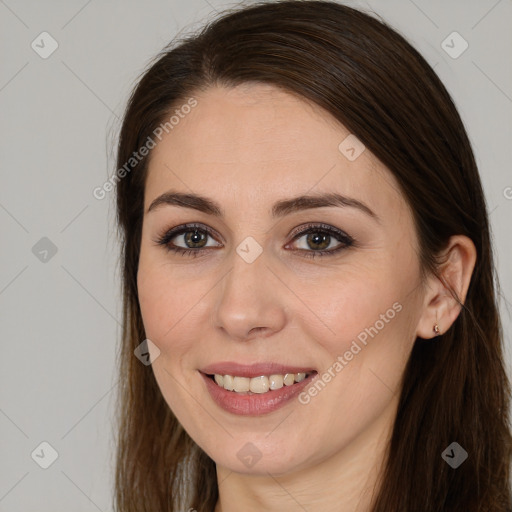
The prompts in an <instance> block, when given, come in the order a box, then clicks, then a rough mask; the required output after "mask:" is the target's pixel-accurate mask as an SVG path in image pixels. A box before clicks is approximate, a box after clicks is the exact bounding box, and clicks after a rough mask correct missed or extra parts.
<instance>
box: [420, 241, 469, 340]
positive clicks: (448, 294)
mask: <svg viewBox="0 0 512 512" xmlns="http://www.w3.org/2000/svg"><path fill="white" fill-rule="evenodd" d="M440 260H441V264H440V266H439V268H438V273H437V276H435V275H431V276H429V277H428V279H427V283H426V286H425V298H424V303H423V312H422V314H421V317H420V319H419V321H418V325H417V328H416V336H419V337H420V338H424V339H429V338H433V337H435V336H437V335H438V334H436V332H435V330H434V326H435V325H436V324H437V325H438V327H439V331H440V334H444V333H445V332H446V331H447V330H448V329H449V328H450V327H451V326H452V324H453V322H455V320H456V319H457V317H458V316H459V313H460V310H461V305H460V304H459V302H458V301H457V300H456V299H455V298H454V297H453V295H452V291H451V290H453V292H454V293H455V294H456V296H457V297H458V299H459V300H460V302H461V303H462V304H464V301H465V300H466V295H467V292H468V288H469V283H470V281H471V276H472V274H473V269H474V268H475V262H476V248H475V245H474V244H473V242H472V240H471V239H470V238H468V237H467V236H463V235H455V236H452V237H451V238H450V240H449V242H448V245H447V247H446V249H445V250H444V251H443V253H442V254H441V255H440Z"/></svg>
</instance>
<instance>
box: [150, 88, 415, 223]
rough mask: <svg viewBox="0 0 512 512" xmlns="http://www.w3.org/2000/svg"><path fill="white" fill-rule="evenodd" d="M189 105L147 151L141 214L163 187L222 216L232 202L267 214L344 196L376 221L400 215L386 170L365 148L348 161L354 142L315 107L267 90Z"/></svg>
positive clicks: (202, 98) (222, 94) (215, 91)
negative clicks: (214, 207) (200, 199)
mask: <svg viewBox="0 0 512 512" xmlns="http://www.w3.org/2000/svg"><path fill="white" fill-rule="evenodd" d="M194 98H195V99H196V101H197V106H195V107H194V108H193V109H191V110H190V112H189V113H187V114H182V115H181V116H180V119H179V122H178V123H177V124H176V125H174V126H173V128H172V130H170V131H169V133H167V134H165V133H164V135H163V137H162V140H161V141H160V142H158V144H157V145H156V147H155V148H154V149H153V150H152V152H151V157H150V163H149V169H148V178H147V181H146V193H145V207H146V209H147V206H148V205H149V204H150V203H151V201H152V200H153V199H154V198H155V197H157V196H158V195H159V194H161V193H163V192H165V191H166V190H167V189H170V188H172V189H179V190H180V191H183V192H195V193H200V194H203V195H206V196H214V197H215V199H216V200H217V201H218V202H220V203H222V204H224V203H225V204H226V210H229V204H230V202H232V201H235V200H236V202H237V203H238V205H241V206H243V205H244V204H251V206H252V207H257V206H258V204H261V205H262V206H264V207H265V209H267V207H268V203H272V202H274V201H275V200H277V199H282V198H283V196H286V195H290V196H292V195H300V194H304V193H308V192H310V193H315V192H339V193H341V194H344V195H347V196H352V197H354V198H357V199H359V200H361V201H364V202H367V203H370V204H371V205H372V208H373V209H375V210H376V211H377V213H378V214H379V215H380V212H386V211H387V212H389V213H393V212H394V213H395V214H398V215H399V214H400V213H402V212H401V210H403V209H405V208H406V205H405V202H404V200H403V198H402V196H401V194H400V192H399V188H398V184H397V183H396V181H395V178H394V177H393V176H392V174H391V173H390V172H389V170H387V169H386V168H385V167H384V166H383V165H382V164H381V163H380V162H379V161H378V160H377V159H376V158H375V157H374V156H373V155H372V154H371V153H370V152H369V151H368V150H367V149H365V150H363V151H362V153H361V154H360V155H359V156H358V157H357V158H355V160H354V159H353V156H354V155H356V156H357V153H358V152H359V151H360V150H361V147H358V146H357V143H358V141H357V139H355V140H354V136H353V135H351V134H350V132H349V131H348V130H347V129H346V128H345V127H344V126H343V125H342V124H340V123H339V122H338V121H337V120H336V119H334V118H333V117H332V116H331V115H330V114H329V113H328V112H326V111H325V110H323V109H321V108H320V107H318V106H316V105H314V104H311V103H310V102H307V101H305V100H303V99H301V98H298V97H297V96H295V95H292V94H290V93H287V92H285V91H282V90H280V89H277V88H275V87H273V86H270V85H267V84H244V85H242V86H238V87H235V88H224V87H212V88H210V89H208V90H206V91H203V92H201V93H200V94H197V95H194ZM185 101H186V100H185ZM184 103H185V102H184ZM179 108H180V107H179V105H177V106H175V107H174V108H173V111H175V110H176V109H178V110H179ZM187 110H188V109H187ZM340 144H341V149H340ZM347 147H348V149H349V152H348V153H347ZM350 147H354V149H355V151H351V150H350ZM347 155H348V156H350V158H348V157H347Z"/></svg>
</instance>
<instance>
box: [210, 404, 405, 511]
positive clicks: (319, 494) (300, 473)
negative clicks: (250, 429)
mask: <svg viewBox="0 0 512 512" xmlns="http://www.w3.org/2000/svg"><path fill="white" fill-rule="evenodd" d="M396 405H397V404H396V401H395V400H393V402H392V403H391V404H390V407H388V409H387V410H386V411H385V412H384V413H383V414H382V415H381V416H380V417H379V418H377V419H376V420H375V421H374V422H373V423H372V424H371V425H370V426H369V427H368V428H367V429H366V430H365V431H363V432H362V433H360V435H358V437H357V438H355V439H354V440H353V441H352V442H351V443H350V445H348V446H346V447H344V448H343V449H342V450H340V451H338V452H336V453H334V454H332V455H331V456H329V457H327V458H325V459H322V460H321V461H319V462H317V463H316V464H314V465H308V466H307V467H306V466H305V467H304V468H303V469H300V470H296V471H291V472H289V473H286V474H284V475H271V474H270V473H267V474H266V475H249V474H241V473H235V472H232V471H230V470H229V469H227V468H224V467H220V466H219V465H217V484H218V486H219V500H218V502H217V505H216V507H215V512H239V511H240V510H243V511H244V512H256V511H258V512H259V511H261V510H265V511H267V512H285V511H289V510H290V511H291V510H294V511H295V510H307V511H308V512H335V511H336V512H339V511H340V510H342V511H343V512H369V511H370V510H371V506H372V503H373V500H374V498H375V495H376V494H377V492H378V490H379V488H380V483H381V477H382V468H383V465H384V463H385V459H386V454H387V447H388V444H389V438H390V434H391V429H392V426H393V422H394V418H395V414H396Z"/></svg>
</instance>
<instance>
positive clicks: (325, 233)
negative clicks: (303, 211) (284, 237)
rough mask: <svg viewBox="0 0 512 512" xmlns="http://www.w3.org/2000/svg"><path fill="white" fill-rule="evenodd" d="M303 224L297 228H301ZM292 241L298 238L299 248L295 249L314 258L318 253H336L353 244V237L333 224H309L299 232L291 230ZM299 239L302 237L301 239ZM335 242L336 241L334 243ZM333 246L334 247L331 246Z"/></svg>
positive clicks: (328, 254) (326, 254)
mask: <svg viewBox="0 0 512 512" xmlns="http://www.w3.org/2000/svg"><path fill="white" fill-rule="evenodd" d="M302 228H303V226H301V227H300V228H297V229H302ZM292 236H294V239H293V240H294V241H297V240H299V241H300V244H299V248H298V249H295V250H297V251H300V252H302V253H303V255H304V256H306V257H311V258H314V257H316V256H318V255H321V256H330V255H333V254H337V253H338V252H340V251H341V250H343V249H346V248H348V247H350V246H352V245H353V244H354V241H355V240H354V239H353V238H352V237H351V236H349V235H347V234H346V233H344V232H343V231H341V230H340V229H338V228H335V227H334V226H329V225H328V224H310V225H308V227H307V228H306V229H302V231H300V232H299V233H297V230H294V231H293V232H292ZM301 239H303V240H302V241H301ZM336 242H338V243H337V244H336ZM333 246H334V247H333Z"/></svg>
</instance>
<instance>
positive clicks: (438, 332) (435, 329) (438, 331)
mask: <svg viewBox="0 0 512 512" xmlns="http://www.w3.org/2000/svg"><path fill="white" fill-rule="evenodd" d="M434 332H435V333H436V336H440V335H441V331H440V330H439V326H438V325H437V324H434Z"/></svg>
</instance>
